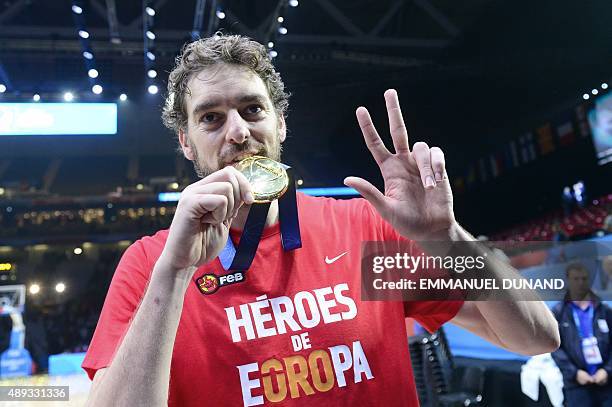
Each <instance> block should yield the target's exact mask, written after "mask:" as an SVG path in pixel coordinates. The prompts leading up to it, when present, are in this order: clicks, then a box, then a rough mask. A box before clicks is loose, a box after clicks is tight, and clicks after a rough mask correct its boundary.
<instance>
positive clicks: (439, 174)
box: [429, 147, 446, 182]
mask: <svg viewBox="0 0 612 407" xmlns="http://www.w3.org/2000/svg"><path fill="white" fill-rule="evenodd" d="M429 152H430V154H431V168H432V169H433V173H434V178H435V179H436V182H441V181H442V180H443V179H444V174H445V171H446V162H445V160H444V152H443V151H442V149H440V147H431V148H430V149H429Z"/></svg>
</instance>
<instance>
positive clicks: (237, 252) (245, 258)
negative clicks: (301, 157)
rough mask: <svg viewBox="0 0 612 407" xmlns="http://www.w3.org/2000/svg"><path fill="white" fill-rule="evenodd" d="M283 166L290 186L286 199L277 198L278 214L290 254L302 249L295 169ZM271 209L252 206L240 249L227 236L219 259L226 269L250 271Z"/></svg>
mask: <svg viewBox="0 0 612 407" xmlns="http://www.w3.org/2000/svg"><path fill="white" fill-rule="evenodd" d="M282 165H283V166H284V167H285V170H286V171H287V175H288V177H289V186H288V187H287V191H286V192H285V193H284V194H283V196H281V197H280V198H279V199H278V212H279V222H280V228H281V238H282V244H283V250H284V251H290V250H295V249H298V248H300V247H302V238H301V235H300V223H299V219H298V211H297V199H296V190H295V182H294V178H293V170H292V168H291V167H289V166H287V165H285V164H282ZM269 210H270V202H268V203H265V204H253V205H251V208H250V209H249V215H248V217H247V220H246V223H245V225H244V230H243V231H242V235H241V236H240V242H238V248H236V247H235V246H234V242H232V238H231V236H228V238H227V242H226V243H225V247H224V248H223V250H221V253H219V260H220V261H221V265H222V266H223V268H224V269H225V270H228V271H246V270H248V269H249V267H250V266H251V263H253V259H254V258H255V253H256V252H257V247H258V246H259V241H260V240H261V234H262V233H263V230H264V226H265V224H266V219H267V217H268V211H269Z"/></svg>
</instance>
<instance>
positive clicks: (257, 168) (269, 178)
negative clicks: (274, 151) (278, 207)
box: [236, 155, 289, 203]
mask: <svg viewBox="0 0 612 407" xmlns="http://www.w3.org/2000/svg"><path fill="white" fill-rule="evenodd" d="M236 169H237V170H238V171H240V172H241V173H242V174H243V175H244V176H245V177H246V179H247V180H249V183H250V184H251V187H252V188H253V195H254V197H255V203H266V202H272V201H274V200H275V199H278V198H280V197H281V196H282V195H283V194H284V193H285V191H287V188H288V187H289V176H288V175H287V171H285V168H283V166H282V164H281V163H279V162H277V161H274V160H272V159H270V158H268V157H262V156H259V155H254V156H252V157H247V158H245V159H244V160H241V161H240V162H239V163H238V164H237V165H236Z"/></svg>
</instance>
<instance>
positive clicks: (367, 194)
mask: <svg viewBox="0 0 612 407" xmlns="http://www.w3.org/2000/svg"><path fill="white" fill-rule="evenodd" d="M344 185H346V186H347V187H350V188H354V189H355V190H357V192H359V194H361V196H363V197H364V198H365V199H366V200H367V201H368V202H370V203H371V204H372V206H374V208H375V209H376V210H377V211H378V213H380V214H381V215H383V216H384V214H385V213H386V210H385V195H384V194H383V193H382V192H380V191H379V190H378V188H376V187H375V186H374V185H372V184H371V183H369V182H368V181H366V180H364V179H363V178H359V177H346V178H345V179H344Z"/></svg>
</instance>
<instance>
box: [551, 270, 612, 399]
mask: <svg viewBox="0 0 612 407" xmlns="http://www.w3.org/2000/svg"><path fill="white" fill-rule="evenodd" d="M566 276H567V285H568V293H567V296H566V300H565V301H562V302H560V303H559V304H557V305H556V306H555V307H554V308H553V314H554V315H555V318H557V321H558V322H559V333H560V335H561V346H560V347H559V349H558V350H557V351H555V352H553V354H552V356H553V359H554V360H555V362H556V363H557V365H558V366H559V369H560V370H561V373H562V374H563V384H564V393H565V399H566V402H567V405H568V406H570V407H573V406H581V407H582V406H584V407H590V406H592V407H595V406H606V407H608V406H612V382H611V381H610V375H611V374H612V358H611V357H610V351H611V348H610V338H611V336H610V329H609V327H610V325H612V310H611V309H610V308H609V307H608V306H607V305H606V304H604V303H602V302H601V300H600V298H599V297H598V296H596V295H595V294H594V293H593V292H592V290H591V288H590V287H591V281H590V275H589V271H588V269H587V268H586V267H585V266H584V265H583V264H581V263H572V264H570V265H569V266H568V267H567V269H566Z"/></svg>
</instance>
